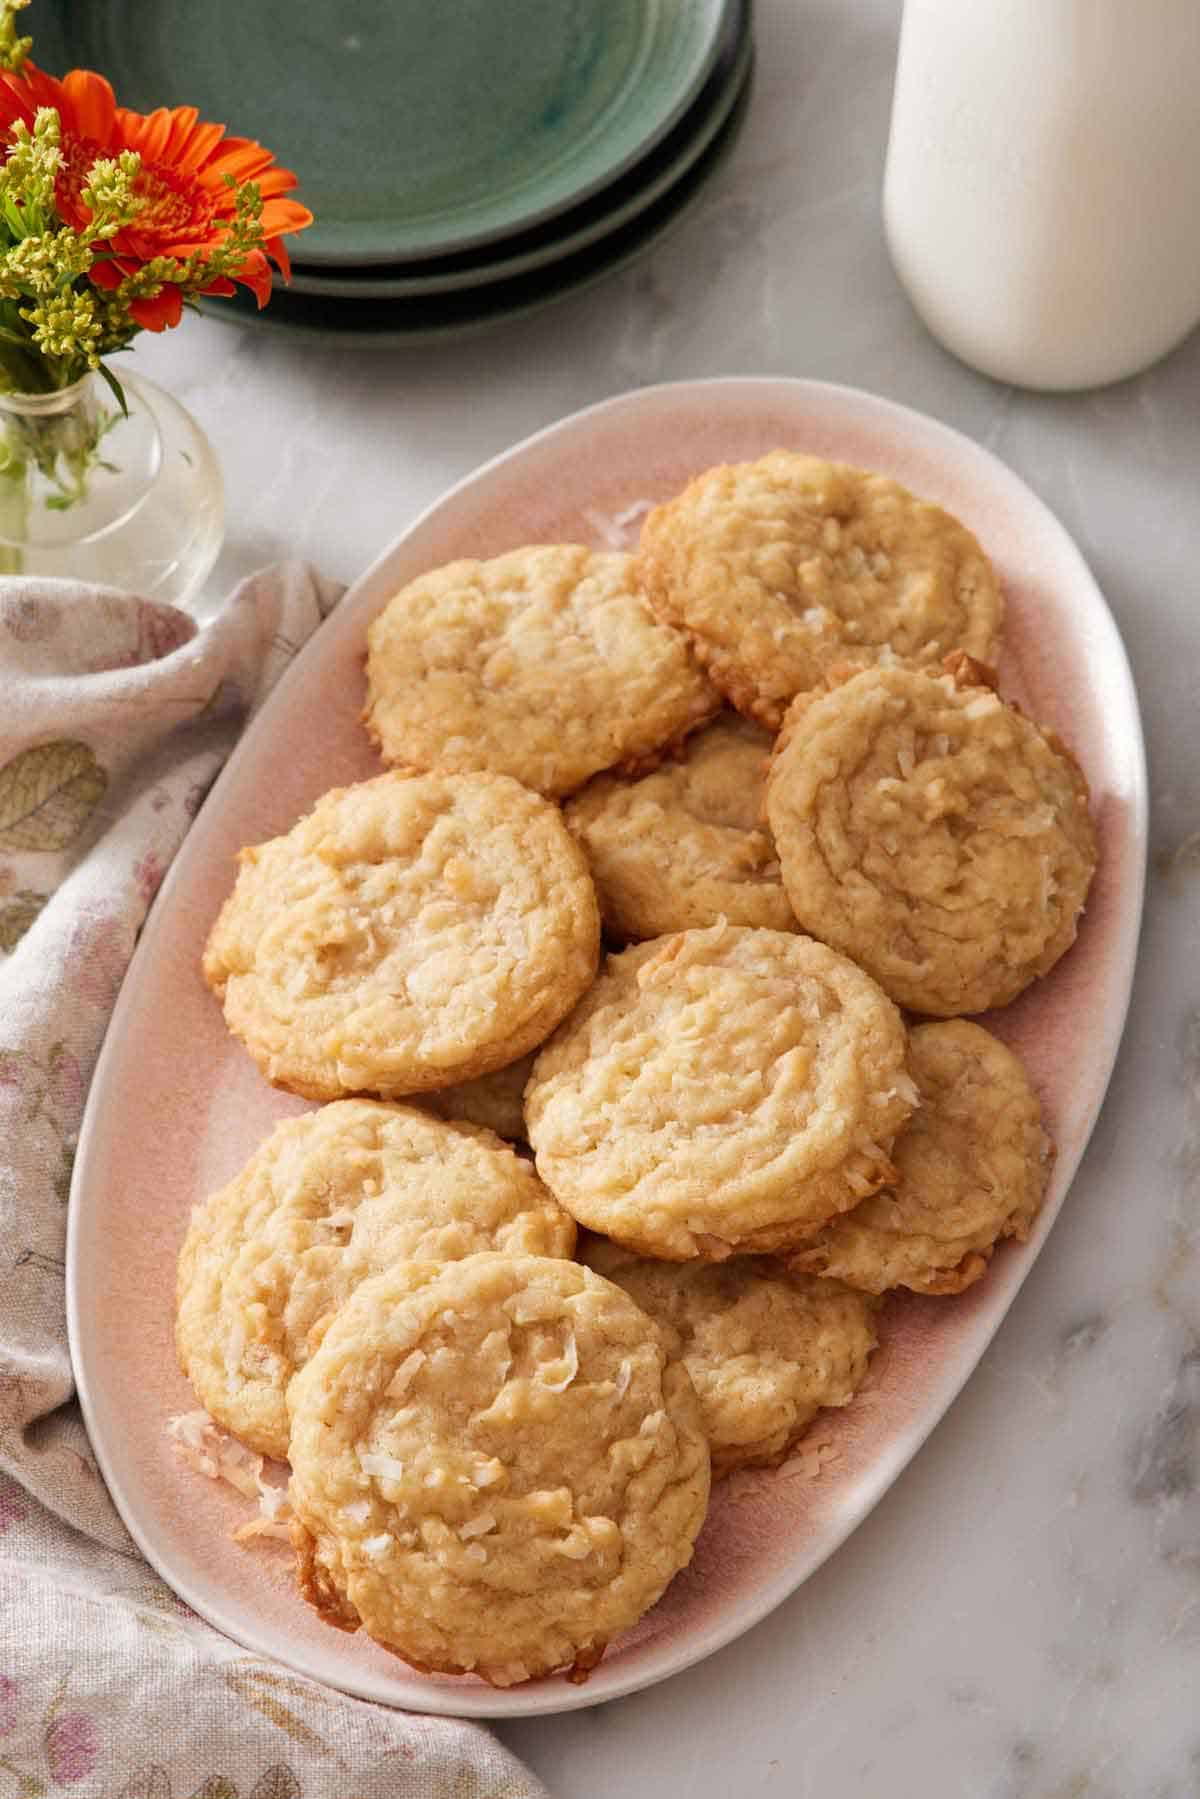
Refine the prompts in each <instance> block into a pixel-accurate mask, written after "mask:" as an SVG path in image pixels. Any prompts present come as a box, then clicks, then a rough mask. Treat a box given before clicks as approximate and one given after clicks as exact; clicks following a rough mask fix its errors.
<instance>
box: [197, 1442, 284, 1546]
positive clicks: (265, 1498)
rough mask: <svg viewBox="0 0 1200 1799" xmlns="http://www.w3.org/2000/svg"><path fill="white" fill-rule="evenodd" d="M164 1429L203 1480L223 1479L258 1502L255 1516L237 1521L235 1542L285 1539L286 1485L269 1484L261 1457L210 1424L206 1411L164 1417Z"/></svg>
mask: <svg viewBox="0 0 1200 1799" xmlns="http://www.w3.org/2000/svg"><path fill="white" fill-rule="evenodd" d="M167 1432H168V1435H169V1436H170V1437H171V1439H172V1441H173V1443H174V1445H175V1449H176V1452H177V1453H178V1455H179V1456H180V1457H181V1458H182V1459H183V1461H185V1462H186V1463H187V1465H188V1467H189V1468H191V1469H193V1470H194V1471H195V1472H196V1473H197V1474H203V1475H204V1477H205V1479H206V1480H218V1481H224V1483H225V1485H226V1486H229V1487H232V1488H233V1489H234V1490H235V1492H238V1493H241V1494H242V1495H243V1496H244V1497H245V1498H246V1499H254V1500H256V1501H257V1502H258V1516H257V1517H255V1518H250V1519H247V1520H246V1522H245V1523H243V1524H239V1525H238V1527H237V1528H236V1530H234V1531H233V1532H232V1533H231V1534H232V1537H233V1540H234V1542H235V1543H247V1542H250V1541H251V1540H252V1539H253V1538H255V1537H272V1538H275V1539H277V1540H278V1541H280V1542H286V1541H287V1540H288V1536H289V1532H288V1522H287V1521H288V1519H289V1518H290V1517H291V1516H292V1508H291V1506H290V1505H289V1503H288V1496H287V1488H286V1487H276V1486H272V1484H271V1482H270V1481H269V1480H267V1479H266V1478H265V1477H264V1474H263V1467H264V1460H263V1457H262V1456H261V1455H256V1454H255V1453H254V1451H253V1450H252V1449H247V1448H246V1446H245V1444H244V1443H239V1442H238V1441H237V1439H236V1437H231V1436H230V1435H229V1434H228V1433H227V1432H226V1431H223V1430H221V1429H219V1428H218V1426H217V1425H216V1424H214V1423H213V1421H212V1419H211V1418H210V1417H209V1415H208V1413H207V1412H181V1413H179V1414H178V1415H177V1416H176V1417H174V1418H168V1420H167Z"/></svg>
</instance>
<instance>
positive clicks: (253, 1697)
mask: <svg viewBox="0 0 1200 1799" xmlns="http://www.w3.org/2000/svg"><path fill="white" fill-rule="evenodd" d="M225 1680H226V1682H227V1684H228V1685H229V1686H231V1687H232V1688H233V1690H234V1692H235V1693H236V1694H237V1695H238V1697H239V1698H241V1699H244V1700H245V1701H246V1703H247V1704H248V1705H252V1706H253V1707H254V1709H255V1711H257V1712H261V1713H262V1715H263V1717H264V1718H269V1719H270V1721H271V1723H272V1724H274V1725H275V1727H276V1729H278V1730H283V1731H286V1732H287V1734H288V1736H290V1737H291V1738H292V1740H293V1742H296V1743H302V1744H303V1745H304V1747H305V1748H306V1749H324V1748H325V1743H324V1742H323V1740H322V1739H321V1737H320V1736H318V1734H317V1732H316V1731H315V1730H313V1729H312V1728H311V1726H310V1725H308V1724H306V1723H305V1722H304V1719H303V1718H298V1717H297V1716H296V1714H295V1712H294V1711H292V1710H291V1709H290V1708H289V1707H288V1706H286V1705H284V1704H283V1702H282V1700H279V1699H276V1698H275V1696H274V1694H273V1693H272V1692H271V1690H270V1689H271V1688H272V1687H278V1688H280V1689H282V1691H283V1692H285V1693H286V1692H291V1693H295V1694H298V1695H299V1697H300V1698H302V1699H304V1700H307V1701H310V1702H311V1700H312V1699H313V1694H312V1693H311V1692H310V1691H309V1689H308V1688H307V1687H302V1686H300V1685H299V1684H298V1683H295V1682H291V1681H289V1680H288V1679H287V1678H286V1676H284V1675H279V1674H274V1673H272V1672H271V1671H270V1669H268V1668H258V1667H249V1668H247V1667H246V1666H245V1665H244V1664H243V1665H241V1666H239V1665H238V1664H237V1663H235V1664H234V1665H233V1667H231V1668H227V1669H226V1670H225ZM264 1689H265V1690H264ZM270 1772H272V1773H273V1772H274V1769H272V1770H270ZM285 1772H286V1770H285ZM263 1778H264V1779H265V1778H266V1776H265V1775H264V1777H263Z"/></svg>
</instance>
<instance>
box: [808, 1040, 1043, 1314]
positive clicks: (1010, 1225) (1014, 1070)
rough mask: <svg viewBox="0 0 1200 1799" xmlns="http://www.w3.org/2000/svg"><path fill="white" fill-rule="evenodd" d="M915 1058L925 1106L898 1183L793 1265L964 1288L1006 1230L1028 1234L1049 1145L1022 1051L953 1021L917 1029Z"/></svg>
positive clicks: (902, 1138) (882, 1285)
mask: <svg viewBox="0 0 1200 1799" xmlns="http://www.w3.org/2000/svg"><path fill="white" fill-rule="evenodd" d="M908 1066H909V1069H910V1071H911V1073H912V1076H913V1079H914V1080H915V1082H916V1084H917V1090H918V1092H919V1093H920V1096H921V1103H920V1106H919V1107H918V1109H917V1110H916V1111H915V1112H914V1113H913V1116H912V1118H911V1119H910V1120H909V1122H908V1124H907V1125H906V1126H905V1128H904V1130H903V1131H902V1132H901V1133H900V1135H899V1136H898V1137H897V1139H896V1142H895V1145H894V1147H893V1150H892V1160H893V1161H894V1162H895V1164H896V1179H895V1181H894V1182H893V1184H892V1185H891V1186H890V1187H888V1188H886V1189H885V1190H884V1191H883V1192H881V1193H874V1194H872V1195H871V1197H870V1199H864V1200H863V1202H862V1204H861V1205H860V1206H856V1207H855V1208H854V1210H853V1211H852V1212H846V1213H844V1214H843V1216H842V1217H841V1218H836V1219H834V1220H833V1222H832V1223H831V1224H827V1225H825V1227H824V1228H823V1229H822V1230H821V1231H819V1232H818V1233H817V1235H816V1236H815V1237H813V1238H812V1239H811V1241H810V1242H808V1243H805V1244H802V1245H801V1246H800V1248H799V1249H797V1250H795V1251H794V1252H793V1253H792V1254H791V1255H790V1256H789V1258H788V1263H789V1266H790V1267H791V1268H794V1269H800V1270H808V1271H810V1272H812V1273H814V1274H827V1275H836V1276H837V1277H838V1279H840V1280H843V1281H848V1282H849V1283H850V1284H851V1285H852V1286H855V1287H861V1288H863V1289H865V1291H867V1292H868V1293H882V1292H884V1291H885V1290H886V1289H887V1288H889V1287H911V1288H912V1289H913V1291H914V1292H916V1293H961V1292H962V1291H963V1289H964V1287H969V1286H971V1284H972V1283H973V1282H974V1281H977V1280H978V1279H979V1277H980V1276H981V1275H982V1274H983V1273H984V1271H985V1270H986V1268H987V1264H988V1260H989V1258H990V1256H991V1254H992V1250H993V1249H994V1247H995V1245H996V1244H997V1243H998V1242H999V1240H1000V1239H1001V1238H1002V1237H1016V1238H1018V1239H1019V1240H1020V1241H1022V1242H1023V1241H1024V1239H1025V1238H1026V1237H1027V1236H1028V1235H1029V1229H1030V1226H1031V1224H1032V1222H1033V1219H1034V1217H1035V1216H1036V1214H1037V1210H1038V1207H1039V1206H1040V1205H1041V1203H1042V1196H1043V1194H1044V1192H1045V1190H1046V1182H1047V1179H1048V1177H1049V1173H1050V1168H1051V1165H1052V1162H1053V1157H1054V1150H1053V1146H1052V1144H1051V1142H1050V1139H1049V1138H1048V1137H1047V1136H1046V1133H1045V1132H1044V1130H1043V1129H1042V1113H1041V1107H1040V1105H1039V1104H1038V1098H1037V1095H1036V1093H1034V1091H1033V1089H1032V1087H1031V1086H1030V1085H1029V1081H1028V1078H1027V1077H1026V1074H1025V1070H1024V1068H1023V1067H1022V1066H1021V1063H1020V1062H1019V1060H1018V1059H1017V1057H1016V1056H1014V1055H1013V1053H1012V1051H1011V1050H1010V1049H1006V1048H1005V1046H1004V1044H1003V1043H1001V1042H1000V1041H999V1039H998V1038H996V1037H993V1036H992V1034H991V1032H990V1031H985V1030H983V1029H982V1028H981V1027H980V1026H979V1025H976V1024H968V1023H967V1021H966V1020H965V1019H954V1020H952V1021H951V1022H949V1023H946V1024H925V1025H919V1026H918V1027H917V1029H916V1030H915V1031H913V1032H912V1035H911V1038H910V1044H909V1061H908Z"/></svg>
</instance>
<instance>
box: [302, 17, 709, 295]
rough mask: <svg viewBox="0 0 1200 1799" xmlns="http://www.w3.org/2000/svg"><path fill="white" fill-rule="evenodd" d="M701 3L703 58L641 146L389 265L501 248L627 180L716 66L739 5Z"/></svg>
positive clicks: (327, 264)
mask: <svg viewBox="0 0 1200 1799" xmlns="http://www.w3.org/2000/svg"><path fill="white" fill-rule="evenodd" d="M695 3H696V0H693V4H695ZM699 3H700V4H703V5H704V6H705V7H706V8H707V10H708V11H709V12H710V15H711V16H710V19H709V23H708V28H707V29H708V36H707V43H706V44H705V48H704V51H703V54H702V55H701V56H700V57H699V58H698V59H697V61H696V63H695V65H694V67H693V69H692V72H691V75H690V77H689V78H688V80H687V81H686V82H685V84H684V86H683V87H682V88H681V89H680V91H679V93H678V94H677V95H676V97H675V101H674V103H673V104H672V105H671V106H670V107H669V108H668V109H667V111H666V112H665V113H663V114H662V116H661V118H660V119H659V120H658V121H657V123H656V124H655V126H654V127H653V128H652V130H651V131H649V132H648V133H646V135H644V136H642V137H639V138H638V141H637V143H636V145H631V146H630V148H629V149H628V150H627V151H626V152H625V154H624V155H623V156H621V157H619V158H618V160H617V161H616V162H613V163H610V164H608V165H607V167H606V168H605V169H604V170H603V172H602V173H598V174H596V175H595V176H593V177H592V178H591V179H590V180H589V181H586V182H584V183H582V184H581V185H580V186H579V187H576V188H572V189H571V191H570V192H569V193H565V194H562V195H560V196H559V198H558V199H557V200H555V201H551V202H550V203H548V204H546V205H543V206H539V207H536V208H535V209H534V210H533V211H532V212H522V213H519V214H518V215H517V216H516V217H515V218H509V219H507V220H505V221H504V223H503V224H499V225H492V226H488V227H486V228H481V229H479V230H476V231H467V232H458V233H455V234H453V235H452V236H449V237H447V236H445V235H443V236H442V237H440V238H435V239H432V240H429V242H428V243H427V244H426V245H424V246H422V245H421V244H419V243H412V242H410V243H409V244H408V245H407V246H406V247H404V248H403V249H400V250H393V251H389V252H386V254H387V257H388V260H391V261H403V260H405V259H406V258H408V257H412V258H416V257H418V256H446V255H451V254H456V253H457V252H459V251H465V250H476V249H482V248H483V247H484V246H485V245H487V244H489V243H495V242H497V241H498V240H499V239H500V238H503V237H506V236H508V235H509V234H510V233H511V232H513V231H515V230H522V231H526V230H532V229H533V228H535V227H536V226H538V225H545V224H548V223H550V221H551V220H553V219H555V218H557V217H559V215H560V214H561V213H563V212H566V211H568V210H569V208H570V207H572V206H577V205H579V204H580V202H581V201H584V200H588V199H591V198H592V197H593V196H594V195H595V194H597V193H599V192H600V191H601V189H602V188H604V187H605V186H607V184H608V183H609V182H610V181H619V180H620V178H621V176H622V175H626V174H628V173H629V171H630V169H632V168H633V167H634V166H635V165H636V163H637V162H638V160H639V159H640V158H641V157H643V156H648V155H649V154H650V153H651V152H652V151H653V150H654V149H655V147H656V146H657V145H658V144H661V142H662V140H663V138H664V137H666V136H667V134H668V132H670V131H671V130H672V129H673V128H674V127H675V126H676V125H677V124H678V123H679V121H680V119H681V118H682V117H683V115H684V113H685V112H686V111H687V109H688V107H689V106H690V105H691V104H692V102H693V101H694V100H695V99H696V97H697V96H698V94H699V93H700V90H701V88H702V87H703V86H704V83H705V82H706V81H707V80H708V77H709V75H710V74H711V73H712V71H713V69H714V67H715V66H716V61H717V57H718V55H719V53H720V47H721V34H722V30H723V28H724V26H725V24H726V21H727V17H728V13H729V10H730V6H731V5H732V4H733V3H734V0H699ZM379 258H380V251H379V249H378V247H376V248H374V249H371V250H351V249H346V250H332V249H331V250H321V249H320V244H319V240H318V253H317V254H316V255H315V256H313V255H310V256H309V257H308V261H309V262H311V263H312V265H313V267H314V268H317V267H320V268H329V269H335V268H362V267H364V266H367V265H369V264H370V263H372V262H375V261H378V260H379Z"/></svg>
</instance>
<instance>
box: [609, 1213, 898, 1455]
mask: <svg viewBox="0 0 1200 1799" xmlns="http://www.w3.org/2000/svg"><path fill="white" fill-rule="evenodd" d="M581 1254H582V1259H583V1260H584V1262H585V1263H586V1264H587V1266H588V1267H590V1268H595V1269H596V1271H597V1272H598V1273H600V1274H603V1275H605V1276H606V1278H607V1279H608V1280H611V1281H615V1282H616V1284H617V1285H618V1286H619V1287H623V1288H624V1289H625V1291H626V1293H628V1294H629V1295H630V1297H631V1298H632V1299H634V1300H636V1301H637V1303H638V1305H640V1306H641V1308H642V1310H643V1312H645V1313H647V1315H648V1316H649V1317H651V1318H653V1320H654V1322H655V1323H656V1324H657V1325H658V1326H659V1327H660V1329H661V1330H662V1331H663V1332H664V1334H665V1336H666V1340H667V1344H668V1347H669V1348H670V1349H671V1351H672V1353H673V1354H675V1355H677V1356H678V1357H680V1359H681V1360H682V1362H683V1365H684V1367H685V1368H686V1369H687V1371H688V1373H689V1374H690V1375H691V1377H692V1385H693V1386H694V1387H695V1389H696V1394H697V1397H698V1398H699V1400H700V1417H701V1420H702V1422H703V1424H704V1429H705V1433H706V1434H707V1437H708V1446H709V1450H710V1451H711V1453H712V1464H713V1473H714V1474H726V1473H728V1472H729V1471H730V1470H731V1469H733V1468H747V1467H761V1466H770V1465H772V1464H773V1463H775V1462H779V1461H782V1459H783V1458H784V1456H786V1455H787V1453H788V1451H789V1449H791V1447H792V1446H793V1444H794V1443H795V1442H796V1441H797V1440H798V1439H799V1438H800V1437H801V1436H803V1434H804V1432H805V1431H806V1430H807V1429H808V1426H809V1425H810V1424H811V1423H812V1421H813V1419H814V1418H815V1417H816V1415H817V1413H818V1412H819V1411H820V1410H821V1409H822V1407H824V1406H844V1405H848V1404H849V1403H850V1401H851V1399H853V1397H854V1395H855V1393H857V1391H858V1389H859V1387H860V1386H861V1385H862V1383H863V1380H864V1378H865V1376H866V1372H867V1363H868V1361H869V1359H870V1355H871V1351H872V1350H873V1349H874V1348H875V1345H876V1340H877V1339H876V1336H875V1329H874V1324H873V1313H874V1305H873V1303H872V1301H871V1300H869V1299H867V1298H865V1296H864V1295H863V1294H862V1293H857V1292H855V1291H854V1289H853V1288H851V1287H847V1286H843V1285H842V1283H841V1282H840V1281H832V1280H817V1279H815V1278H813V1277H809V1276H805V1275H795V1276H792V1277H791V1278H789V1277H787V1276H785V1275H784V1274H783V1273H782V1271H781V1269H780V1266H779V1264H778V1262H775V1261H772V1260H770V1259H769V1258H767V1257H765V1256H734V1257H733V1258H732V1259H731V1260H730V1261H728V1262H722V1263H720V1265H719V1266H714V1265H713V1264H712V1263H711V1262H690V1263H679V1262H653V1261H649V1260H647V1259H646V1258H644V1257H640V1256H629V1255H625V1254H623V1253H622V1251H621V1250H620V1249H619V1248H617V1247H616V1246H615V1245H613V1244H610V1243H608V1242H607V1241H606V1239H604V1238H602V1237H589V1238H588V1239H587V1242H586V1244H585V1245H584V1246H583V1248H582V1251H581Z"/></svg>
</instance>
